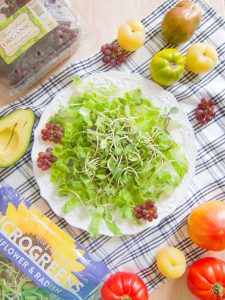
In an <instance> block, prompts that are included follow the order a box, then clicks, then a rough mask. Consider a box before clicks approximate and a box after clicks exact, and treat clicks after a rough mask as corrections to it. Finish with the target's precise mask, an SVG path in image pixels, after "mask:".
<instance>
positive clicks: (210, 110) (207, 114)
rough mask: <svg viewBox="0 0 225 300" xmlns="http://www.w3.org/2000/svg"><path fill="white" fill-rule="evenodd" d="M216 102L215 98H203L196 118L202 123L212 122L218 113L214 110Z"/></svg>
mask: <svg viewBox="0 0 225 300" xmlns="http://www.w3.org/2000/svg"><path fill="white" fill-rule="evenodd" d="M214 108H215V102H214V101H213V100H208V101H207V100H206V99H204V98H203V99H202V100H201V102H200V103H199V104H198V108H197V109H196V112H195V113H196V118H197V120H198V122H199V123H200V124H202V125H204V124H206V123H208V122H210V121H211V120H212V119H213V118H214V117H215V115H216V113H215V112H214Z"/></svg>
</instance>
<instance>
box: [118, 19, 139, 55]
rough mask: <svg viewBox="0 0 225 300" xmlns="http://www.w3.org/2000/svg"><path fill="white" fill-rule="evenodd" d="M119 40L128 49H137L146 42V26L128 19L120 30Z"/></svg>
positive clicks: (122, 46)
mask: <svg viewBox="0 0 225 300" xmlns="http://www.w3.org/2000/svg"><path fill="white" fill-rule="evenodd" d="M118 42H119V45H120V47H121V48H123V49H124V50H126V51H135V50H137V49H138V48H140V47H141V46H143V45H144V42H145V27H144V26H143V25H142V24H141V23H140V22H137V21H132V20H131V21H128V22H127V23H125V24H123V25H121V26H120V28H119V30H118Z"/></svg>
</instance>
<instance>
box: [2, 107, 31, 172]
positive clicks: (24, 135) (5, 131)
mask: <svg viewBox="0 0 225 300" xmlns="http://www.w3.org/2000/svg"><path fill="white" fill-rule="evenodd" d="M33 125H34V113H33V111H32V110H31V109H18V110H16V111H15V112H13V113H11V114H9V115H7V116H5V117H3V118H1V119H0V168H6V167H9V166H11V165H13V164H15V163H16V162H17V161H18V160H19V159H20V158H21V157H22V156H23V155H24V154H25V152H26V150H27V148H28V146H29V143H30V139H31V134H32V129H33Z"/></svg>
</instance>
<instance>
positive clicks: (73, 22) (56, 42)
mask: <svg viewBox="0 0 225 300" xmlns="http://www.w3.org/2000/svg"><path fill="white" fill-rule="evenodd" d="M80 20H81V18H80V16H79V14H74V13H72V12H71V10H70V9H69V7H68V5H67V3H66V2H65V1H64V0H0V82H1V84H3V85H4V86H5V87H7V89H8V90H9V93H10V94H16V93H17V92H20V91H21V90H24V89H26V88H27V87H30V86H31V85H32V84H33V83H35V82H36V81H37V80H39V79H40V78H41V77H43V76H44V75H45V74H46V73H47V72H49V71H50V70H51V69H53V68H54V67H55V66H56V65H57V64H59V63H61V62H62V61H63V60H65V59H66V58H67V57H69V56H71V54H72V53H74V51H75V50H76V48H77V47H78V45H79V43H80V39H81V32H82V30H83V28H84V26H83V24H82V25H81V23H82V22H80Z"/></svg>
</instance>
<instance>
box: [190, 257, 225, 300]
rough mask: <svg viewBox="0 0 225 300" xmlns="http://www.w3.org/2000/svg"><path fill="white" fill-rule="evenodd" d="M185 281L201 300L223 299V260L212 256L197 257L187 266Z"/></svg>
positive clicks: (224, 278) (224, 279)
mask: <svg viewBox="0 0 225 300" xmlns="http://www.w3.org/2000/svg"><path fill="white" fill-rule="evenodd" d="M187 282H188V288H189V290H190V291H191V292H192V294H193V295H195V296H196V297H198V298H199V299H201V300H223V299H225V262H224V261H223V260H220V259H217V258H214V257H205V258H202V259H199V260H198V261H196V262H194V263H193V264H192V265H191V266H190V267H189V269H188V272H187Z"/></svg>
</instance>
